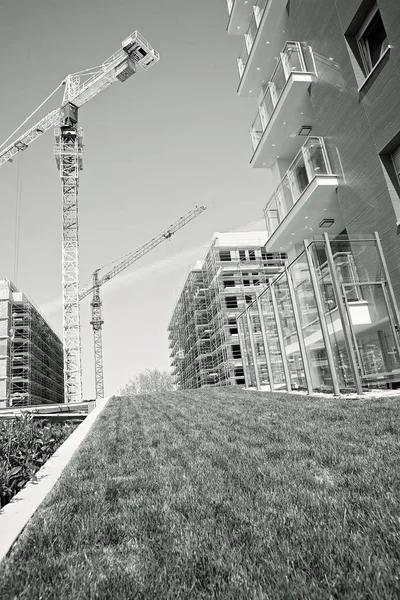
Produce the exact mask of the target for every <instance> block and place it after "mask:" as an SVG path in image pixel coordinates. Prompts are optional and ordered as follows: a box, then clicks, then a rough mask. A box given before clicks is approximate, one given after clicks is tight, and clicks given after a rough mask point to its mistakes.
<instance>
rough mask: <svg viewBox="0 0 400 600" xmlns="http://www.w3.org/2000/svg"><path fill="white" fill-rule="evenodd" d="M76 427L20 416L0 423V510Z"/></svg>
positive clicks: (75, 425)
mask: <svg viewBox="0 0 400 600" xmlns="http://www.w3.org/2000/svg"><path fill="white" fill-rule="evenodd" d="M76 427H77V424H76V423H49V422H48V421H45V420H43V421H34V420H33V417H32V415H29V414H26V413H25V414H24V415H21V416H19V417H18V418H17V419H10V420H8V419H7V420H4V421H0V508H2V507H3V506H5V505H6V504H8V503H9V502H10V500H11V499H12V498H13V496H15V494H17V493H18V492H19V491H20V489H21V488H22V487H23V486H24V485H25V484H26V483H27V482H28V481H29V480H31V479H33V480H34V475H35V473H36V471H38V470H39V469H40V467H41V466H42V465H43V464H44V463H45V462H46V461H47V460H48V459H49V458H50V456H51V455H52V454H53V453H54V452H55V451H56V450H57V448H59V446H61V444H62V443H63V442H64V441H65V440H66V439H67V437H68V436H69V435H71V433H72V432H73V431H74V429H75V428H76Z"/></svg>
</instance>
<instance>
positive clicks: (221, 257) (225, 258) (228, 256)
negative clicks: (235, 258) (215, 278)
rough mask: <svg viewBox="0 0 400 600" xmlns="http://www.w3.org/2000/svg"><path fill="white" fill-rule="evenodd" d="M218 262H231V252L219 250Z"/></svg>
mask: <svg viewBox="0 0 400 600" xmlns="http://www.w3.org/2000/svg"><path fill="white" fill-rule="evenodd" d="M219 260H221V261H229V260H231V251H230V250H221V251H220V253H219Z"/></svg>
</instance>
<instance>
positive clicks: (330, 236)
mask: <svg viewBox="0 0 400 600" xmlns="http://www.w3.org/2000/svg"><path fill="white" fill-rule="evenodd" d="M228 13H229V18H228V26H227V30H228V33H229V34H232V35H239V36H243V38H244V39H243V46H242V49H241V51H240V53H239V55H238V57H237V67H238V81H239V83H238V89H237V93H238V94H239V96H246V97H254V100H255V105H256V106H255V117H254V120H253V122H252V123H251V124H249V125H250V135H249V138H250V139H249V141H250V143H251V146H250V152H249V160H250V165H251V167H252V168H260V169H269V170H270V171H271V173H272V177H273V179H274V181H275V189H274V190H273V191H272V193H271V195H270V197H269V199H268V201H267V203H266V205H265V206H264V207H263V208H264V216H265V221H266V229H267V242H266V245H265V251H266V252H286V253H287V255H288V265H287V266H286V268H285V271H284V273H282V274H281V275H280V276H279V277H277V278H276V279H275V280H274V281H270V282H269V284H268V285H267V287H266V289H265V291H264V293H263V295H260V297H259V298H258V299H257V301H256V302H254V303H252V305H249V306H247V307H246V310H245V311H243V313H242V314H241V315H240V316H239V319H238V323H239V332H240V337H241V347H242V349H243V352H244V353H245V355H246V360H245V361H244V366H245V376H246V381H247V384H248V385H256V386H258V387H260V386H261V385H263V384H266V385H269V386H271V387H274V386H279V387H284V388H286V389H293V388H304V389H308V391H313V390H317V389H318V390H326V391H334V392H335V393H339V391H340V390H342V391H343V390H356V391H358V392H361V391H362V390H363V389H365V388H366V387H368V386H374V387H375V386H377V385H382V386H398V385H399V382H400V346H399V330H400V322H399V312H398V303H399V301H400V237H399V235H398V234H399V228H400V51H399V49H398V48H397V42H398V40H399V38H400V3H399V2H398V0H352V1H351V2H350V1H349V0H319V1H318V2H315V0H289V1H287V0H250V1H246V0H228ZM260 209H261V207H260ZM265 359H266V360H267V371H268V373H265V370H262V369H261V368H260V363H262V362H263V361H264V360H265ZM271 361H272V362H271ZM268 363H269V364H268Z"/></svg>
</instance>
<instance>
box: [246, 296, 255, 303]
mask: <svg viewBox="0 0 400 600" xmlns="http://www.w3.org/2000/svg"><path fill="white" fill-rule="evenodd" d="M244 299H245V301H246V304H251V303H252V302H253V298H252V296H245V297H244Z"/></svg>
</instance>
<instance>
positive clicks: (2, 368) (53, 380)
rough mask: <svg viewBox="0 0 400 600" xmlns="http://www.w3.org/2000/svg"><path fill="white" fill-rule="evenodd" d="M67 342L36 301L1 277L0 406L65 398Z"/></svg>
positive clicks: (58, 400) (30, 403) (55, 401)
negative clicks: (52, 326)
mask: <svg viewBox="0 0 400 600" xmlns="http://www.w3.org/2000/svg"><path fill="white" fill-rule="evenodd" d="M63 375H64V372H63V345H62V342H61V340H60V338H59V337H58V336H57V335H56V334H55V333H54V331H53V330H52V329H51V327H50V326H49V325H48V323H47V322H46V321H45V319H44V318H43V317H42V315H41V314H40V313H39V311H38V309H37V308H36V307H35V306H34V304H33V303H32V301H31V300H30V299H29V298H28V297H27V296H26V295H25V294H23V293H22V292H19V291H18V290H17V288H16V287H15V285H14V284H13V283H12V282H11V281H9V280H8V279H3V280H0V408H4V407H8V406H31V405H36V404H55V403H63V402H64V376H63Z"/></svg>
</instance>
